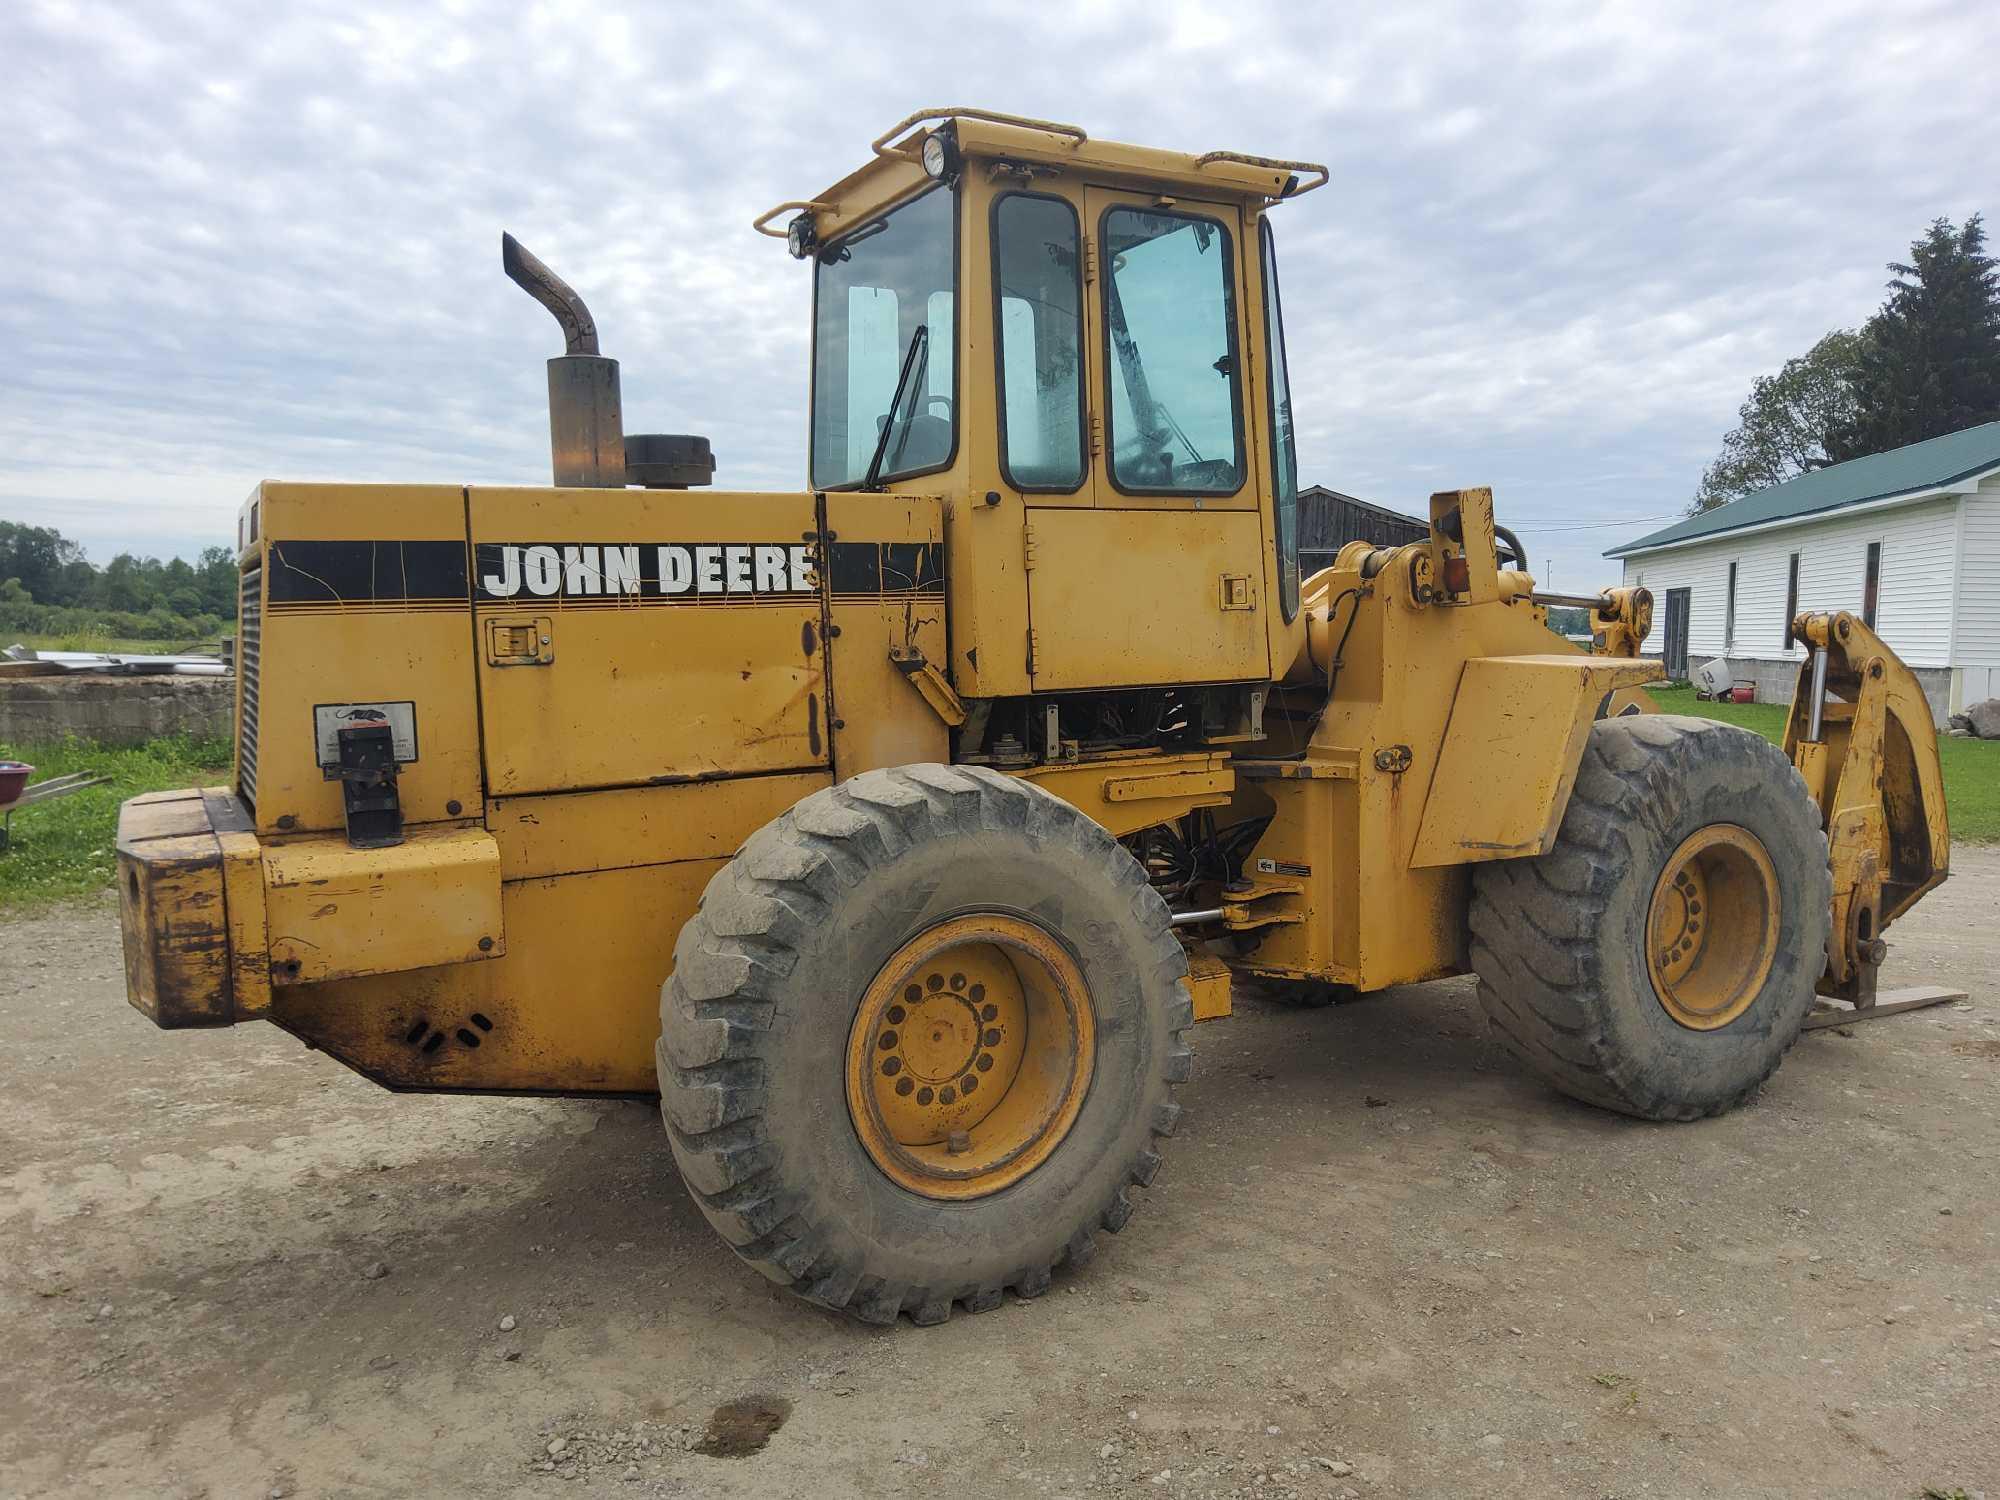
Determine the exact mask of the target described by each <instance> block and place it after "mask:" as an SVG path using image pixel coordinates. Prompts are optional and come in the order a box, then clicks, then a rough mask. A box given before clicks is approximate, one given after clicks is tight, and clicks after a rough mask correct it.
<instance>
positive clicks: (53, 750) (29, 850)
mask: <svg viewBox="0 0 2000 1500" xmlns="http://www.w3.org/2000/svg"><path fill="white" fill-rule="evenodd" d="M0 760H24V761H27V762H28V763H29V764H30V765H32V766H33V767H34V768H35V774H34V776H33V777H32V778H31V779H32V780H35V781H46V780H48V779H49V778H50V777H52V776H66V775H68V774H69V773H70V772H72V771H97V772H101V773H102V774H104V775H108V776H109V777H110V778H111V780H110V781H108V782H106V783H105V784H104V785H103V786H94V787H92V788H91V789H90V790H89V791H86V792H78V793H77V794H76V795H75V796H72V797H59V798H56V799H55V800H53V801H50V802H38V803H35V804H34V805H33V806H31V807H24V808H19V809H17V810H16V811H15V813H14V824H13V841H12V844H11V847H10V848H9V849H8V850H7V852H6V853H5V854H0V912H11V911H18V910H22V909H25V908H28V907H32V906H43V905H46V904H47V903H49V902H51V901H61V900H64V899H66V898H68V897H71V896H82V895H88V894H89V893H90V892H93V891H99V890H103V889H104V888H105V887H106V886H108V885H110V884H111V879H112V876H113V875H114V874H115V873H116V870H117V851H116V850H115V849H113V847H112V840H113V838H114V837H115V836H116V834H117V830H118V804H119V803H121V802H123V801H124V800H125V799H126V798H127V797H134V796H137V795H138V794H139V793H140V792H160V791H166V790H168V789H169V788H173V787H185V786H213V785H215V784H216V783H217V782H220V781H223V780H226V779H227V777H228V766H229V742H228V741H227V740H189V739H171V740H154V741H152V742H151V743H150V744H145V745H138V746H134V747H132V748H130V749H124V750H111V749H106V748H104V747H103V746H101V745H91V744H86V743H84V742H83V741H81V740H68V741H65V742H63V743H62V744H58V745H8V744H0Z"/></svg>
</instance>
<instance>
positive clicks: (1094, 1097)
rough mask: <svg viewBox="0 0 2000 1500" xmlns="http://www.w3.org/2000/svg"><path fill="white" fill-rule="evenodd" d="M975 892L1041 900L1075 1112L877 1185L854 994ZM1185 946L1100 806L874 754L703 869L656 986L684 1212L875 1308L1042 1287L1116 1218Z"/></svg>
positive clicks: (823, 1293)
mask: <svg viewBox="0 0 2000 1500" xmlns="http://www.w3.org/2000/svg"><path fill="white" fill-rule="evenodd" d="M968 910H984V911H1004V912H1007V913H1010V914H1012V915H1014V916H1019V917H1024V918H1027V919H1028V920H1030V921H1032V922H1034V923H1035V924H1037V925H1038V926H1040V927H1041V928H1043V929H1045V930H1046V931H1047V932H1048V933H1050V934H1053V935H1054V936H1055V937H1056V938H1057V939H1059V940H1060V941H1062V942H1063V943H1064V944H1065V945H1066V946H1067V948H1068V951H1069V953H1070V955H1071V956H1072V957H1073V958H1074V959H1075V960H1076V962H1077V964H1078V965H1079V967H1080V968H1081V971H1082V974H1083V976H1084V979H1085V981H1086V983H1087V986H1088V991H1089V997H1090V1005H1091V1008H1092V1011H1093V1013H1094V1016H1095V1027H1096V1040H1095V1047H1096V1054H1095V1063H1094V1069H1093V1073H1092V1077H1091V1082H1090V1086H1089V1090H1088V1093H1087V1095H1086V1096H1085V1098H1084V1101H1083V1104H1082V1106H1081V1109H1080V1111H1079V1112H1078V1114H1077V1116H1076V1119H1075V1123H1074V1124H1073V1125H1072V1126H1071V1127H1070V1128H1069V1131H1068V1133H1067V1135H1065V1136H1064V1137H1063V1138H1062V1140H1061V1143H1060V1144H1059V1145H1058V1146H1056V1147H1055V1149H1054V1151H1053V1153H1052V1154H1051V1155H1050V1156H1049V1157H1048V1158H1047V1160H1045V1161H1043V1162H1042V1163H1041V1165H1039V1166H1038V1167H1036V1168H1035V1169H1034V1170H1033V1171H1032V1172H1030V1173H1029V1174H1028V1175H1027V1176H1025V1177H1023V1178H1021V1179H1020V1180H1019V1181H1017V1182H1014V1183H1013V1184H1012V1185H1010V1186H1007V1187H1004V1188H1002V1189H1001V1190H999V1191H998V1192H995V1193H992V1194H990V1195H989V1196H985V1197H979V1198H972V1199H964V1200H954V1201H943V1200H939V1199H936V1198H931V1197H926V1196H923V1195H920V1194H918V1193H914V1192H911V1191H908V1190H906V1189H905V1188H903V1187H900V1186H898V1185H897V1184H896V1183H894V1182H892V1181H891V1180H890V1179H889V1177H888V1176H886V1175H885V1174H884V1172H883V1171H882V1170H880V1169H879V1168H878V1167H877V1166H876V1164H875V1162H874V1161H873V1160H872V1159H871V1158H870V1157H869V1155H868V1154H867V1151H866V1150H865V1149H864V1147H863V1145H862V1144H861V1141H860V1139H859V1137H858V1136H857V1133H856V1130H855V1128H854V1125H853V1122H852V1120H851V1118H850V1115H849V1107H848V1096H847V1093H846V1089H845V1081H844V1076H843V1057H844V1055H845V1051H846V1048H847V1046H848V1040H849V1033H850V1029H851V1028H852V1026H853V1024H854V1019H855V1015H856V1008H857V1004H858V1002H859V1000H860V997H861V996H862V994H863V992H864V991H865V990H866V989H867V988H868V986H869V985H870V983H871V982H872V981H873V980H874V979H875V977H876V975H877V973H878V972H879V971H880V970H881V969H882V967H883V965H884V963H885V962H886V961H887V960H888V959H889V957H890V956H891V955H892V954H894V953H896V952H897V951H898V949H899V948H900V947H901V946H902V945H903V944H905V943H906V942H908V941H909V940H910V939H911V938H913V937H915V936H917V935H918V934H921V933H923V932H925V931H926V930H928V929H930V928H932V927H934V926H936V925H937V924H938V923H940V922H941V921H943V920H946V919H948V918H950V917H953V916H955V915H957V914H960V913H964V912H966V911H968ZM1186 975H1187V963H1186V959H1185V956H1184V955H1183V952H1182V950H1181V946H1180V944H1179V942H1178V941H1177V940H1176V939H1175V938H1174V936H1173V932H1172V928H1171V926H1170V924H1169V920H1168V912H1167V908H1166V904H1165V902H1164V901H1162V900H1161V898H1160V897H1159V895H1158V893H1156V892H1155V891H1154V890H1153V889H1152V887H1151V886H1150V885H1148V884H1147V881H1146V876H1145V872H1144V870H1143V869H1142V868H1141V867H1140V866H1139V865H1138V864H1137V863H1136V862H1135V861H1134V860H1133V859H1132V857H1131V856H1130V855H1129V854H1128V853H1127V852H1126V851H1125V850H1124V849H1123V848H1122V847H1121V846H1120V845H1119V844H1118V843H1117V841H1116V840H1114V839H1113V838H1112V837H1111V836H1110V835H1109V834H1108V833H1106V832H1105V831H1104V830H1103V829H1102V828H1100V827H1099V826H1098V825H1097V824H1095V823H1093V822H1091V821H1090V820H1089V819H1088V818H1086V817H1085V816H1084V815H1083V814H1082V813H1080V812H1078V811H1077V810H1076V809H1075V808H1073V807H1071V806H1070V805H1069V804H1068V803H1065V802H1063V801H1061V800H1059V799H1057V798H1055V797H1053V796H1051V795H1049V794H1048V793H1046V792H1044V791H1042V790H1041V789H1039V788H1037V787H1034V786H1031V785H1029V784H1026V783H1024V782H1021V781H1017V780H1015V779H1014V778H1011V777H1007V776H1003V775H1000V774H999V773H997V772H993V771H988V770H986V769H983V768H980V767H971V766H942V765H918V766H907V767H901V768H898V769H895V770H888V771H871V772H867V773H864V774H863V775H860V776H857V777H854V778H853V779H851V780H849V781H847V782H844V783H842V784H841V785H839V786H836V787H830V788H827V789H825V790H822V791H820V792H816V793H815V794H813V795H812V796H810V797H808V798H806V799H805V800H804V801H802V802H801V803H799V804H798V806H796V807H795V808H793V809H792V810H791V811H789V812H787V813H785V814H784V815H783V816H781V817H779V818H777V819H775V820H774V821H773V822H771V823H770V824H768V825H766V826H765V827H764V828H763V829H761V830H759V831H758V832H757V833H756V834H755V835H753V836H752V837H751V839H750V840H749V841H748V842H747V843H746V844H745V845H744V846H743V848H742V850H741V851H740V852H739V853H738V854H737V855H736V857H735V858H734V859H732V860H731V861H730V862H729V863H728V864H727V865H725V866H724V867H723V868H722V869H721V870H720V871H719V872H717V874H716V876H715V878H714V879H713V880H712V881H710V883H709V885H708V889H707V890H706V892H705V893H704V894H703V897H702V903H701V907H700V910H699V911H698V913H697V914H696V916H695V917H694V918H693V919H692V920H690V921H689V922H688V924H687V926H686V927H685V928H683V929H682V931H681V934H680V938H679V941H678V943H677V944H676V945H675V950H674V971H673V975H672V977H671V978H670V979H669V980H668V982H667V983H666V985H665V986H664V988H663V989H662V992H661V997H660V1020H661V1036H660V1041H659V1046H658V1049H657V1058H658V1064H659V1077H660V1108H661V1114H662V1115H663V1117H664V1118H665V1121H666V1126H667V1135H668V1138H669V1140H670V1142H671V1143H672V1146H673V1152H674V1157H675V1160H676V1161H677V1162H678V1163H679V1164H680V1168H681V1172H682V1175H683V1176H684V1177H685V1178H686V1181H687V1184H688V1188H689V1190H690V1192H691V1193H692V1194H693V1196H694V1199H695V1201H696V1203H697V1204H698V1205H699V1206H700V1208H701V1211H702V1212H703V1213H704V1214H705V1215H706V1216H707V1218H708V1220H709V1222H710V1223H711V1224H713V1225H714V1226H715V1228H716V1229H717V1230H718V1231H719V1232H720V1233H721V1234H722V1236H723V1238H724V1239H726V1240H727V1241H728V1242H729V1243H730V1245H731V1246H732V1247H733V1248H734V1249H735V1251H736V1253H737V1254H738V1255H739V1256H741V1257H742V1258H743V1259H744V1260H746V1261H748V1262H749V1263H750V1264H751V1265H753V1266H755V1267H756V1268H757V1269H758V1270H759V1271H761V1272H762V1273H763V1274H764V1275H765V1276H767V1277H769V1278H770V1279H772V1280H773V1281H776V1282H778V1283H780V1284H782V1285H784V1286H787V1287H789V1288H791V1289H792V1290H794V1291H795V1292H797V1293H799V1294H800V1295H801V1296H804V1297H806V1298H808V1299H810V1300H811V1301H814V1302H817V1303H820V1304H822V1305H824V1306H827V1307H831V1308H837V1309H844V1310H846V1311H848V1312H851V1313H853V1314H854V1315H856V1316H858V1317H860V1318H862V1319H864V1320H866V1321H869V1322H876V1323H887V1322H893V1321H894V1320H895V1318H896V1316H897V1314H898V1313H899V1312H904V1313H908V1314H909V1315H910V1317H911V1318H912V1319H913V1320H914V1321H916V1322H918V1323H940V1322H943V1321H944V1320H945V1319H946V1318H948V1317H949V1316H950V1315H951V1311H952V1308H953V1306H954V1304H957V1305H962V1306H964V1307H965V1308H966V1309H968V1310H969V1311H974V1312H978V1311H984V1310H985V1309H987V1308H990V1307H994V1306H997V1305H998V1304H999V1302H1000V1300H1001V1296H1002V1294H1003V1291H1004V1289H1006V1288H1008V1287H1012V1288H1014V1289H1015V1290H1016V1291H1017V1292H1018V1293H1019V1294H1020V1295H1022V1296H1035V1295H1038V1294H1039V1293H1041V1292H1043V1291H1044V1290H1046V1289H1047V1287H1048V1285H1049V1280H1050V1273H1051V1272H1052V1271H1054V1270H1055V1269H1056V1268H1058V1267H1060V1266H1076V1265H1080V1264H1082V1263H1083V1262H1084V1261H1085V1260H1087V1259H1088V1258H1089V1257H1090V1256H1091V1255H1092V1253H1093V1252H1094V1251H1095V1248H1096V1236H1097V1234H1098V1233H1099V1231H1113V1232H1115V1231H1117V1230H1119V1229H1121V1228H1123V1227H1124V1225H1125V1222H1126V1220H1127V1218H1128V1217H1129V1216H1130V1215H1131V1212H1132V1208H1133V1201H1132V1198H1131V1196H1130V1194H1129V1193H1128V1191H1127V1189H1128V1188H1130V1187H1131V1186H1133V1185H1135V1184H1140V1185H1143V1184H1145V1183H1148V1182H1150V1181H1151V1180H1152V1179H1153V1175H1154V1173H1155V1172H1156V1171H1157V1170H1158V1168H1159V1162H1160V1159H1159V1156H1158V1154H1157V1151H1156V1147H1157V1144H1158V1142H1159V1140H1160V1138H1161V1137H1164V1136H1167V1135H1170V1134H1171V1133H1172V1132H1173V1129H1174V1125H1175V1122H1176V1121H1177V1119H1178V1117H1179V1114H1180V1111H1179V1108H1178V1106H1176V1105H1175V1104H1174V1102H1173V1098H1172V1096H1173V1092H1174V1086H1175V1085H1176V1084H1178V1083H1180V1082H1182V1081H1184V1080H1185V1079H1186V1078H1187V1076H1188V1072H1189V1065H1190V1058H1189V1053H1188V1049H1187V1047H1186V1045H1185V1038H1184V1033H1185V1031H1186V1028H1187V1027H1189V1026H1190V1025H1192V1024H1193V1020H1194V1014H1193V1008H1192V1005H1191V1002H1190V1000H1189V996H1188V990H1187V984H1186Z"/></svg>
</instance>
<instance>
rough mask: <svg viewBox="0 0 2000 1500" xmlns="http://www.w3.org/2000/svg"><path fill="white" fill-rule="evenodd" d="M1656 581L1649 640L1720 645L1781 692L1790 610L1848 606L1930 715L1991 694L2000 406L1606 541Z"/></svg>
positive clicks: (1640, 576)
mask: <svg viewBox="0 0 2000 1500" xmlns="http://www.w3.org/2000/svg"><path fill="white" fill-rule="evenodd" d="M1604 555H1605V556H1606V557H1615V558H1619V559H1622V560H1623V562H1624V566H1625V582H1626V583H1628V584H1634V585H1644V586H1645V587H1646V588H1649V589H1651V590H1652V591H1653V608H1654V627H1653V628H1654V635H1653V637H1652V639H1650V640H1649V641H1648V642H1647V645H1648V647H1649V648H1656V649H1654V650H1649V652H1648V654H1649V655H1653V654H1657V655H1661V656H1663V657H1664V658H1665V660H1666V663H1667V670H1668V672H1669V674H1670V675H1672V676H1675V677H1685V676H1686V675H1687V674H1688V673H1689V671H1690V670H1692V669H1693V668H1696V667H1699V666H1701V665H1702V664H1703V663H1704V662H1707V661H1709V660H1712V659H1713V658H1715V657H1718V656H1719V657H1723V658H1725V659H1726V660H1727V662H1728V664H1729V669H1730V671H1731V673H1732V674H1733V675H1734V676H1735V677H1736V678H1738V679H1739V680H1743V679H1748V680H1753V681H1755V682H1756V684H1757V696H1758V698H1759V700H1760V701H1761V700H1767V699H1768V700H1770V701H1774V702H1785V701H1788V700H1789V699H1790V697H1791V692H1792V685H1793V682H1794V680H1795V678H1796V675H1797V667H1798V663H1799V662H1800V661H1802V660H1803V659H1804V656H1805V652H1804V651H1803V649H1801V648H1800V647H1799V646H1797V645H1794V644H1793V643H1792V640H1791V628H1790V627H1791V620H1792V617H1793V615H1794V614H1796V613H1797V612H1798V611H1799V610H1804V609H1816V610H1834V609H1845V610H1849V611H1852V612H1853V613H1854V614H1857V615H1859V616H1861V617H1862V618H1863V619H1864V620H1866V621H1868V622H1869V623H1870V624H1871V625H1873V626H1874V627H1875V629H1876V630H1877V631H1878V632H1879V633H1880V634H1881V636H1882V638H1883V639H1884V640H1885V641H1887V642H1888V643H1889V646H1890V648H1891V649H1892V650H1894V651H1895V652H1896V654H1897V655H1899V656H1901V657H1902V658H1903V660H1904V661H1905V662H1907V663H1909V665H1910V666H1911V667H1912V668H1914V669H1915V671H1916V674H1917V677H1918V678H1919V680H1921V681H1922V683H1923V685H1924V692H1925V694H1926V695H1927V696H1928V697H1929V699H1930V703H1931V711H1932V712H1933V713H1934V714H1935V715H1936V716H1937V717H1938V720H1939V722H1940V723H1941V722H1943V720H1944V718H1945V716H1946V715H1947V714H1951V713H1955V712H1957V711H1959V710H1960V709H1962V708H1964V707H1965V706H1966V705H1967V704H1970V703H1977V702H1979V701H1981V700H1982V699H1985V698H1992V697H2000V422H1988V423H1986V424H1985V425H1984V426H1980V427H1968V428H1966V429H1965V430H1964V431H1963V432H1954V433H1949V434H1947V435H1946V436H1944V437H1939V438H1931V439H1929V440H1928V441H1926V442H1921V443H1912V444H1910V446H1908V447H1907V448H1897V449H1893V450H1892V451H1890V452H1888V453H1877V454H1874V455H1872V456H1870V457H1868V458H1857V459H1854V460H1852V461H1851V462H1848V463H1844V464H1835V465H1833V466H1832V467H1830V468H1825V469H1819V470H1816V471H1815V472H1813V473H1811V474H1803V475H1800V476H1799V477H1798V478H1797V479H1791V480H1787V481H1786V482H1785V483H1783V484H1780V485H1775V486H1773V487H1772V488H1770V489H1768V490H1759V491H1758V492H1757V493H1755V494H1752V495H1745V496H1744V497H1743V498H1742V499H1740V500H1734V501H1731V502H1730V503H1729V504H1728V505H1724V506H1719V507H1717V508H1716V509H1714V510H1711V511H1704V512H1703V513H1702V514H1700V515H1697V516H1690V517H1688V518H1687V519H1686V520H1685V521H1680V522H1677V523H1676V524H1674V525H1672V526H1669V527H1667V528H1665V529H1664V530H1661V531H1656V532H1654V533H1652V534H1651V535H1650V536H1642V537H1640V538H1639V539H1638V540H1637V541H1635V542H1627V543H1626V544H1625V545H1624V546H1622V547H1614V548H1612V549H1611V550H1610V551H1609V552H1607V553H1605V554H1604Z"/></svg>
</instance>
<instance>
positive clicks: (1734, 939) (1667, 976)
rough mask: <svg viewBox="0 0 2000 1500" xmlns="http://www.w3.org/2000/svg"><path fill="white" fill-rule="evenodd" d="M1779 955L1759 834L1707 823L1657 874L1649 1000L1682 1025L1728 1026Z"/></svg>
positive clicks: (1772, 872)
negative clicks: (1655, 998)
mask: <svg viewBox="0 0 2000 1500" xmlns="http://www.w3.org/2000/svg"><path fill="white" fill-rule="evenodd" d="M1777 954H1778V873H1777V870H1776V869H1775V868H1774V867H1773V866H1772V864H1771V856H1770V855H1769V854H1767V853H1766V852H1765V850H1764V845H1763V843H1762V842H1761V841H1760V840H1759V839H1758V837H1757V835H1755V834H1754V833H1752V832H1750V830H1749V829H1747V828H1740V827H1738V826H1737V825H1736V824H1734V823H1711V824H1710V825H1709V826H1708V827H1706V828H1701V829H1697V830H1696V831H1695V832H1693V833H1691V834H1689V835H1688V836H1687V837H1686V838H1685V839H1683V840H1682V841H1681V845H1680V847H1679V848H1678V849H1676V850H1674V852H1673V854H1672V855H1671V856H1670V857H1669V858H1668V860H1667V863H1666V866H1665V868H1664V869H1662V870H1661V871H1660V878H1659V881H1658V882H1657V883H1656V884H1655V885H1654V887H1653V904H1652V909H1651V912H1650V913H1649V915H1648V918H1647V922H1646V966H1647V968H1648V970H1649V971H1650V972H1651V974H1652V979H1653V993H1654V994H1655V995H1657V996H1659V1000H1660V1004H1661V1005H1662V1006H1664V1007H1665V1008H1666V1012H1667V1014H1668V1015H1670V1016H1672V1017H1673V1018H1674V1019H1675V1020H1676V1021H1678V1022H1680V1024H1681V1025H1683V1026H1686V1027H1689V1028H1690V1029H1692V1030H1695V1031H1714V1030H1716V1029H1717V1028H1718V1027H1722V1026H1727V1025H1728V1024H1729V1023H1730V1022H1731V1021H1733V1020H1735V1019H1736V1018H1737V1017H1738V1016H1740V1015H1742V1014H1743V1012H1744V1011H1746V1010H1748V1009H1749V1008H1750V1003H1751V1002H1752V1001H1753V1000H1755V999H1756V998H1757V994H1758V992H1759V991H1760V990H1762V989H1763V987H1764V981H1765V980H1766V979H1767V978H1769V977H1770V973H1771V964H1772V962H1773V960H1775V959H1776V957H1777Z"/></svg>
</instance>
